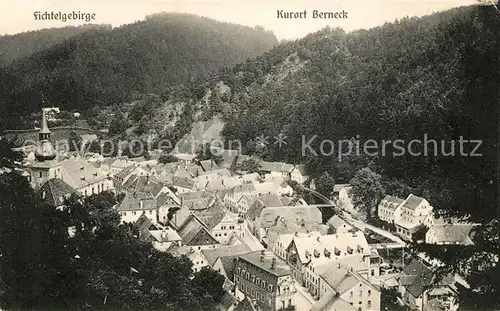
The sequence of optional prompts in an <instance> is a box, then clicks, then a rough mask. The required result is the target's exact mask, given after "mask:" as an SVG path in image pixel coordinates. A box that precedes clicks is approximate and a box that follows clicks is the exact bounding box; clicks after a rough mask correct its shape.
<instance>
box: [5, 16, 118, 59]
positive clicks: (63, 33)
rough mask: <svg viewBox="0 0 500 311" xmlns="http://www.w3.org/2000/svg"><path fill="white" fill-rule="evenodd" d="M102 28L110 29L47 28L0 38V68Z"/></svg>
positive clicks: (92, 26)
mask: <svg viewBox="0 0 500 311" xmlns="http://www.w3.org/2000/svg"><path fill="white" fill-rule="evenodd" d="M102 27H108V28H110V27H111V26H101V25H92V24H88V25H83V26H77V27H75V26H67V27H62V28H47V29H41V30H34V31H27V32H22V33H18V34H15V35H4V36H0V67H1V66H5V65H9V64H10V63H12V62H13V61H15V60H17V59H20V58H23V57H27V56H30V55H31V54H33V53H36V52H39V51H42V50H45V49H47V48H50V47H52V46H54V45H56V44H58V43H61V42H63V41H64V40H66V39H69V38H71V37H74V36H76V35H79V34H81V33H83V32H86V31H88V30H90V29H96V28H102Z"/></svg>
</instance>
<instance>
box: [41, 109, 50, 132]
mask: <svg viewBox="0 0 500 311" xmlns="http://www.w3.org/2000/svg"><path fill="white" fill-rule="evenodd" d="M49 133H50V130H49V127H48V126H47V117H46V116H45V108H42V123H41V127H40V134H49Z"/></svg>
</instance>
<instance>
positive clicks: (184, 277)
mask: <svg viewBox="0 0 500 311" xmlns="http://www.w3.org/2000/svg"><path fill="white" fill-rule="evenodd" d="M114 204H116V199H115V197H114V195H113V194H111V193H102V194H99V195H94V196H92V197H89V198H86V199H83V198H80V197H78V196H72V197H71V198H69V199H68V200H67V202H66V205H65V207H64V209H63V210H56V209H55V208H54V207H53V206H47V205H44V204H41V203H40V202H37V201H36V200H35V196H34V193H33V190H31V188H30V187H29V184H28V182H27V180H26V179H24V178H23V177H21V176H19V175H17V174H12V173H10V174H4V175H2V176H0V206H1V208H0V253H1V254H2V256H1V257H0V281H1V282H0V286H1V288H0V293H1V304H2V305H1V307H2V308H8V309H20V310H32V309H36V310H57V309H65V310H83V309H86V310H159V309H161V310H172V311H173V310H176V311H178V310H207V311H208V310H213V308H214V304H215V303H217V302H218V301H219V300H220V298H221V296H222V294H223V291H222V284H223V282H224V278H223V277H222V276H221V275H220V274H218V273H217V272H215V271H212V270H207V271H203V272H199V273H196V274H194V275H193V272H192V270H191V267H192V263H191V262H190V260H189V259H188V258H187V257H185V256H181V257H173V256H172V255H170V254H167V253H162V252H159V251H157V250H155V249H154V248H153V247H152V246H151V245H150V244H149V243H144V242H142V241H140V240H139V239H138V238H137V236H138V232H137V231H136V229H135V228H134V227H133V226H132V225H131V224H120V216H119V215H118V213H117V212H116V210H114V209H113V208H112V207H113V205H114Z"/></svg>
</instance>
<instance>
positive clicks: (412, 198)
mask: <svg viewBox="0 0 500 311" xmlns="http://www.w3.org/2000/svg"><path fill="white" fill-rule="evenodd" d="M423 201H424V199H423V198H421V197H417V196H416V195H413V194H410V195H409V196H408V198H406V200H405V202H404V203H403V207H405V208H408V209H411V210H415V209H416V208H417V207H418V206H419V205H420V203H422V202H423Z"/></svg>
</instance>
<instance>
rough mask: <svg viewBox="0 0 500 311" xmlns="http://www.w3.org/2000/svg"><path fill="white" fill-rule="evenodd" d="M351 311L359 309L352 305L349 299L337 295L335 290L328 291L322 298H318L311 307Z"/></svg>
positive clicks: (318, 310) (313, 308) (322, 310)
mask: <svg viewBox="0 0 500 311" xmlns="http://www.w3.org/2000/svg"><path fill="white" fill-rule="evenodd" d="M332 310H339V311H351V310H357V309H356V308H355V307H354V306H352V305H350V304H349V303H348V302H347V301H345V300H343V299H342V298H340V297H337V296H336V295H335V293H334V292H331V291H329V292H327V293H326V294H324V295H323V296H322V297H321V299H320V300H318V301H317V302H316V303H315V304H314V305H313V306H312V308H311V311H332Z"/></svg>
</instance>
